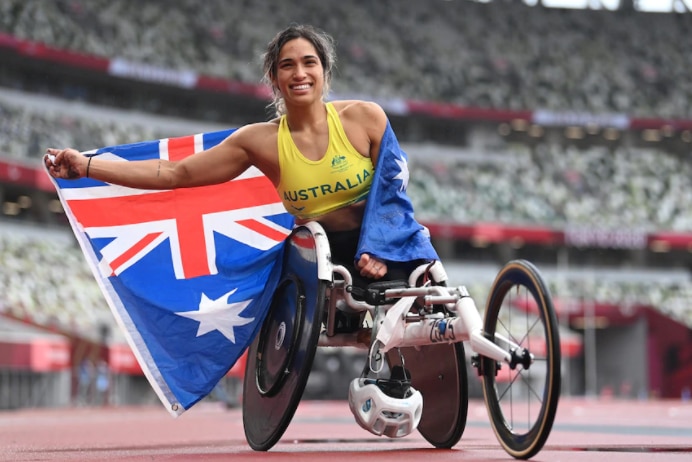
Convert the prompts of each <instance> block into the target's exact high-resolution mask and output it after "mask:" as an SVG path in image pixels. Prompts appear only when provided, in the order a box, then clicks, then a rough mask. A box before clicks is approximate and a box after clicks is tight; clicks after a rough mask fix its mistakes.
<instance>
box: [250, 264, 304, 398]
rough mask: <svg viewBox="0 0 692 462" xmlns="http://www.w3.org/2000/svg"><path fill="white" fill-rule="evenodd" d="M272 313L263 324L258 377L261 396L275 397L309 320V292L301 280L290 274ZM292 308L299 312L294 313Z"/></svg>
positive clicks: (258, 353) (280, 285)
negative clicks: (306, 319) (305, 289)
mask: <svg viewBox="0 0 692 462" xmlns="http://www.w3.org/2000/svg"><path fill="white" fill-rule="evenodd" d="M276 290H277V294H278V295H279V296H278V297H275V298H274V300H273V301H272V306H271V310H270V311H271V312H272V316H271V317H270V318H268V319H267V322H265V323H264V325H263V326H262V331H261V332H260V336H259V339H260V341H259V344H258V346H257V368H256V374H255V380H256V383H257V390H258V391H259V393H260V394H261V395H264V396H273V395H275V394H276V392H277V391H278V390H279V389H281V386H282V385H283V383H284V381H285V379H286V377H287V376H288V373H289V370H290V368H291V367H292V362H293V357H294V356H295V352H296V350H297V344H298V341H299V340H300V333H301V331H302V328H303V321H304V319H305V313H304V311H305V310H304V303H305V295H304V294H303V287H302V284H301V283H300V280H298V278H296V276H295V275H293V274H290V275H288V276H287V277H286V279H284V280H283V281H282V282H281V283H280V284H279V286H278V287H277V289H276ZM291 307H295V308H296V312H295V313H292V312H291V309H290V308H291Z"/></svg>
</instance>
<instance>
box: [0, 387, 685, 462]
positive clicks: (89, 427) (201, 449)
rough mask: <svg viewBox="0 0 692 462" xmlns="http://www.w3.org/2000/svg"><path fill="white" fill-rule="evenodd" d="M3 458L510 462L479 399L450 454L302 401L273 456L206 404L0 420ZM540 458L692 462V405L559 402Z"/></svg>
mask: <svg viewBox="0 0 692 462" xmlns="http://www.w3.org/2000/svg"><path fill="white" fill-rule="evenodd" d="M0 448H1V451H0V461H13V462H15V461H222V460H223V461H228V460H232V461H234V462H235V461H243V460H254V461H260V460H262V461H264V460H276V461H282V462H284V461H301V462H302V461H321V462H324V461H328V460H338V461H355V460H363V459H365V458H368V459H371V458H372V457H375V458H376V459H371V460H376V461H379V462H394V461H396V462H405V461H416V462H418V461H420V460H434V461H436V462H437V461H440V462H442V461H463V462H474V461H497V460H513V459H512V458H511V457H510V456H509V455H507V453H505V452H504V450H502V448H501V447H500V445H499V443H498V442H497V440H496V439H495V435H494V434H493V432H492V430H491V428H490V426H489V423H488V417H487V413H486V411H485V407H484V404H483V403H482V402H478V401H474V402H472V403H470V406H469V418H468V425H467V428H466V431H465V432H464V436H463V437H462V439H461V441H460V442H459V444H457V446H456V447H455V448H453V449H451V450H441V449H435V448H433V447H432V446H431V445H430V444H429V443H428V442H427V441H425V440H424V439H423V438H422V437H421V436H420V435H419V434H418V433H417V432H416V433H414V434H412V435H410V436H408V437H406V438H403V439H398V440H391V439H387V438H379V437H376V436H373V435H371V434H370V433H368V432H366V431H364V430H362V429H361V428H360V427H359V426H358V425H357V424H356V423H355V421H354V420H353V417H352V416H351V414H350V411H349V410H348V404H347V403H346V402H319V401H303V402H302V403H301V405H300V407H299V409H298V412H297V413H296V416H295V417H294V419H293V421H292V422H291V424H290V425H289V427H288V429H287V431H286V433H285V435H284V437H283V438H282V439H281V441H280V442H279V443H278V444H277V445H276V446H274V447H273V448H272V449H271V450H270V451H268V452H255V451H253V450H252V449H250V448H249V446H248V445H247V443H246V442H245V437H244V434H243V427H242V413H241V411H240V410H237V409H236V410H230V411H228V410H225V409H223V408H221V407H218V406H216V405H215V404H209V403H201V404H198V405H197V406H196V407H194V408H193V409H191V410H189V411H187V412H186V413H185V414H184V415H182V416H181V417H178V418H173V417H171V416H170V415H169V414H168V413H166V411H165V410H164V409H163V407H145V408H130V407H128V408H98V409H97V408H78V409H42V410H21V411H7V412H4V413H0ZM533 460H535V461H550V462H557V461H564V462H578V461H606V460H607V461H608V462H618V461H627V462H635V461H644V460H646V461H659V460H660V461H681V462H682V461H686V462H689V461H690V460H692V403H689V402H688V403H682V402H679V401H646V402H640V401H616V400H613V401H598V400H582V399H576V400H570V399H566V398H564V399H562V400H561V402H560V406H559V409H558V415H557V418H556V421H555V425H554V427H553V432H552V433H551V436H550V438H549V439H548V442H547V444H546V446H545V447H544V449H543V450H542V451H541V452H540V453H539V454H538V455H537V456H535V457H534V458H533Z"/></svg>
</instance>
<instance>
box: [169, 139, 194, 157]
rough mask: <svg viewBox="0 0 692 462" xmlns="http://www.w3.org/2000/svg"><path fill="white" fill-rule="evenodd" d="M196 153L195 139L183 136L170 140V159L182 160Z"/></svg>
mask: <svg viewBox="0 0 692 462" xmlns="http://www.w3.org/2000/svg"><path fill="white" fill-rule="evenodd" d="M194 152H195V137H194V136H182V137H180V138H169V139H168V159H169V160H181V159H184V158H186V157H188V156H190V155H191V154H194Z"/></svg>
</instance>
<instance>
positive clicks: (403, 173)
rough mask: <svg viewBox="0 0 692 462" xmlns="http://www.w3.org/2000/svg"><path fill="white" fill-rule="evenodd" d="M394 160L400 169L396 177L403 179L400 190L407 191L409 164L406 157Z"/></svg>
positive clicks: (396, 178)
mask: <svg viewBox="0 0 692 462" xmlns="http://www.w3.org/2000/svg"><path fill="white" fill-rule="evenodd" d="M394 162H396V164H397V165H398V166H399V170H400V171H399V173H398V174H397V175H396V176H395V177H394V179H395V180H401V187H400V188H399V191H406V188H408V164H407V163H406V160H404V159H394Z"/></svg>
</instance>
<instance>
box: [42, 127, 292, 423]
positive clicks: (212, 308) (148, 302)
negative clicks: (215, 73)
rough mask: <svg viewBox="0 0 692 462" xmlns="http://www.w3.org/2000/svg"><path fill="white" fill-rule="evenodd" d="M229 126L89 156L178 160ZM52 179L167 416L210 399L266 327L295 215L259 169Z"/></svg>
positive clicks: (214, 141) (211, 141)
mask: <svg viewBox="0 0 692 462" xmlns="http://www.w3.org/2000/svg"><path fill="white" fill-rule="evenodd" d="M232 132H233V130H232V129H231V130H222V131H217V132H210V133H204V134H198V135H193V136H186V137H181V138H169V139H162V140H156V141H146V142H142V143H135V144H127V145H120V146H111V147H105V148H101V149H98V150H96V151H90V152H87V153H85V154H86V155H95V156H103V157H104V158H106V157H107V158H111V159H117V160H120V161H122V162H129V161H133V160H143V159H157V158H161V159H171V160H177V159H182V158H184V157H186V156H190V155H194V154H195V153H197V152H200V151H202V150H205V149H209V148H210V147H212V146H214V145H216V144H218V143H219V142H221V141H222V140H224V139H225V138H226V137H227V136H229V135H230V134H231V133H232ZM52 180H53V183H54V184H55V186H56V189H57V191H58V195H59V197H60V200H61V202H62V204H63V207H64V209H65V211H66V213H67V216H68V218H69V221H70V224H71V226H72V229H73V231H74V233H75V236H76V237H77V240H78V241H79V244H80V246H81V248H82V250H83V252H84V254H85V256H86V259H87V261H88V263H89V265H90V267H91V270H92V272H93V274H94V276H95V277H96V280H97V281H98V283H99V285H100V287H101V290H102V292H103V293H104V295H105V298H106V300H107V302H108V305H109V306H110V308H111V311H112V312H113V314H114V316H115V318H116V320H117V322H118V324H119V325H120V327H121V329H122V330H123V332H124V333H125V336H126V338H127V341H128V343H129V344H130V347H131V348H132V350H133V352H134V353H135V356H136V357H137V359H138V361H139V363H140V365H141V366H142V369H143V370H144V373H145V375H146V376H147V378H148V379H149V382H150V383H151V385H152V387H153V388H154V390H155V391H156V393H157V395H158V396H159V398H160V399H161V401H162V402H163V404H164V405H165V406H166V408H167V409H168V410H169V412H170V413H171V414H173V415H180V414H182V413H183V412H184V411H185V410H187V409H189V408H190V407H191V406H192V405H194V404H195V403H196V402H198V401H199V400H200V399H202V398H204V397H205V396H206V395H207V394H209V392H210V391H211V390H212V389H213V387H214V386H215V385H216V383H217V382H218V381H219V380H220V379H221V378H222V377H223V376H224V375H225V374H226V373H227V372H228V370H229V369H230V368H231V367H232V366H233V364H234V363H235V362H236V361H237V359H238V358H239V357H240V356H241V355H242V354H243V352H244V351H245V349H246V348H247V346H248V345H249V344H250V343H251V342H252V340H253V338H254V337H255V334H256V333H257V332H258V330H259V328H260V326H261V324H262V322H263V321H264V317H265V315H266V311H267V310H268V308H269V305H270V302H271V296H272V293H273V290H272V287H273V286H274V285H275V284H276V283H277V282H278V277H279V275H280V268H279V267H277V265H280V264H281V263H280V262H281V258H277V257H278V256H279V255H281V252H282V250H283V242H284V240H285V238H286V237H287V236H288V234H289V233H290V231H291V229H292V227H293V223H294V221H293V218H292V217H291V216H290V215H289V214H288V213H286V210H285V209H284V207H283V205H282V204H281V202H280V199H279V197H278V195H277V193H276V191H275V189H274V187H273V185H272V184H271V182H270V181H269V180H268V179H267V178H266V177H264V176H263V175H262V174H261V173H260V172H259V171H258V170H256V169H254V168H251V169H249V170H248V171H246V172H245V173H244V174H243V175H241V176H240V177H238V178H236V179H234V180H233V181H229V182H227V183H224V184H220V185H214V186H204V187H197V188H189V189H175V190H164V191H151V190H138V189H132V188H125V187H121V186H115V185H111V184H107V183H103V182H100V181H96V180H93V179H89V178H83V179H79V180H74V181H69V180H56V179H52Z"/></svg>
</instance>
